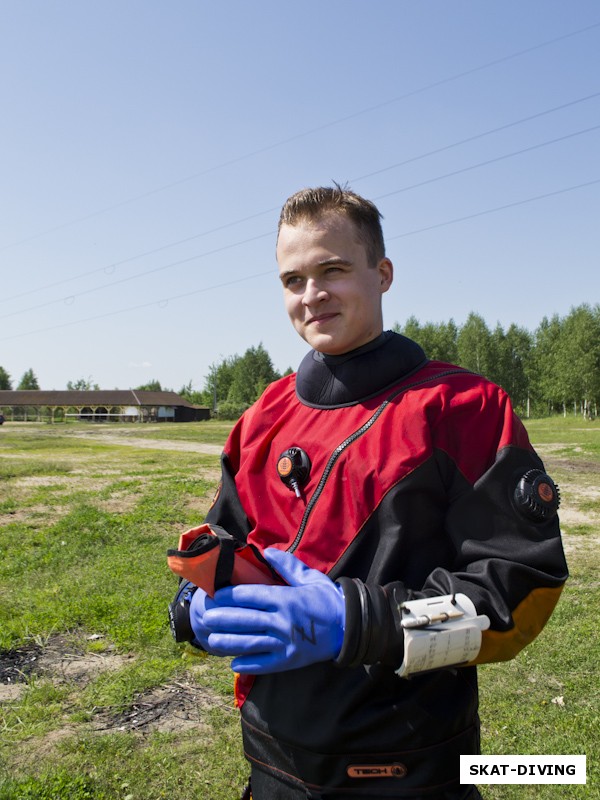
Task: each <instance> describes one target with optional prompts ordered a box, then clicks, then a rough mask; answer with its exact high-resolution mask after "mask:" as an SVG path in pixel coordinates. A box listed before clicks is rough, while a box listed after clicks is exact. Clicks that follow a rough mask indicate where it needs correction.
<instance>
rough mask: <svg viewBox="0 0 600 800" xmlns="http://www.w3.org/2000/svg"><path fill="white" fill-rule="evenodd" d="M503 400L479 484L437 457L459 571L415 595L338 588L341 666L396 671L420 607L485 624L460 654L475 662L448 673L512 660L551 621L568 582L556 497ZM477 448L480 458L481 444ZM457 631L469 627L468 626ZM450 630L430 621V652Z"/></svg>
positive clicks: (433, 577)
mask: <svg viewBox="0 0 600 800" xmlns="http://www.w3.org/2000/svg"><path fill="white" fill-rule="evenodd" d="M499 391H500V390H499ZM503 397H504V399H503V401H502V403H501V404H500V413H499V414H497V415H496V416H495V418H494V419H492V420H490V422H489V424H488V426H487V427H488V428H489V430H490V435H489V440H490V441H489V444H487V445H485V444H484V448H485V447H487V449H488V452H490V451H491V453H492V455H491V456H490V457H489V459H488V461H489V462H491V463H488V465H486V468H485V469H483V470H480V474H479V475H475V476H474V477H471V479H470V480H469V479H468V478H467V477H466V474H468V472H469V470H467V469H464V470H462V469H461V466H462V465H461V460H460V453H452V452H449V448H446V449H445V450H442V449H440V450H439V452H438V454H437V455H436V457H437V458H438V461H439V465H438V466H439V472H440V474H441V475H442V476H443V481H444V484H445V486H446V491H447V497H448V505H447V511H446V514H445V524H444V528H445V530H444V532H443V534H444V536H446V537H449V538H450V540H451V542H452V545H453V549H454V553H455V555H454V558H453V563H452V564H451V565H449V566H445V567H436V568H434V569H433V570H432V572H431V573H430V574H429V576H428V577H427V579H426V580H425V582H424V584H423V585H422V586H421V587H418V588H415V587H411V588H409V587H407V586H405V585H404V584H403V583H402V582H394V583H390V584H387V585H385V586H379V585H372V584H368V583H363V582H361V581H360V580H358V579H349V578H341V579H338V580H339V582H340V584H341V585H342V587H343V590H344V595H345V598H346V632H345V637H344V644H343V647H342V651H341V653H340V655H339V656H338V659H337V663H338V664H339V665H340V666H356V665H358V664H373V663H383V664H388V665H392V666H394V667H396V668H398V667H399V666H400V665H401V664H402V662H403V658H404V657H405V642H406V641H407V638H406V637H407V635H408V633H409V631H408V630H407V628H406V627H405V626H406V625H407V621H406V618H407V615H409V611H410V608H409V606H407V605H406V604H410V603H411V601H414V600H418V599H421V598H440V602H442V599H443V598H448V599H450V600H452V598H455V597H456V596H458V595H463V596H466V597H467V598H468V600H469V601H470V603H472V604H473V606H474V609H475V615H476V616H477V617H484V618H487V620H488V621H489V624H487V625H482V624H479V630H478V631H477V632H476V635H477V636H478V637H479V645H478V647H477V649H476V650H475V651H473V649H471V651H468V650H465V651H464V652H465V653H466V652H469V653H470V654H469V656H468V658H466V659H463V660H462V661H459V662H457V661H456V660H455V659H456V656H454V660H453V658H452V657H449V660H448V661H447V663H445V664H443V666H451V665H453V664H456V663H468V664H476V663H484V662H490V661H504V660H508V659H510V658H513V657H514V656H515V655H516V654H517V653H518V652H519V651H520V650H521V649H522V648H523V647H525V646H526V645H527V644H528V643H529V642H531V641H532V640H533V639H534V638H535V637H536V636H537V635H538V634H539V632H540V631H541V630H542V628H543V627H544V625H545V624H546V622H547V621H548V619H549V617H550V615H551V614H552V611H553V609H554V607H555V605H556V603H557V601H558V598H559V596H560V593H561V591H562V588H563V585H564V583H565V581H566V579H567V575H568V572H567V565H566V562H565V557H564V553H563V548H562V542H561V536H560V529H559V520H558V514H557V508H558V504H559V493H558V487H556V485H555V484H554V482H553V481H552V479H551V478H550V477H549V476H548V475H547V474H546V472H545V470H544V465H543V464H542V462H541V460H540V459H539V458H538V456H537V455H536V453H535V452H534V451H533V449H532V448H531V446H530V444H529V440H528V438H527V434H526V432H525V429H524V427H523V426H522V424H521V423H520V421H519V420H518V419H517V418H516V416H515V415H514V413H513V411H512V408H511V406H510V402H509V401H508V398H507V397H506V396H505V395H504V396H503ZM449 422H450V423H451V422H452V420H449ZM492 423H493V424H492ZM471 446H474V445H473V444H472V440H471ZM466 447H467V448H468V447H469V442H467V443H466ZM478 447H479V450H482V445H481V443H478ZM471 472H472V470H471ZM459 622H460V624H461V625H463V627H464V625H465V619H464V618H463V619H462V620H460V621H459ZM444 627H445V628H448V626H443V625H442V626H438V627H437V629H436V625H435V624H431V623H429V624H428V623H427V621H426V620H424V622H423V627H422V631H423V635H424V634H425V632H427V633H429V634H433V636H430V644H431V647H432V648H435V647H436V641H435V638H436V637H435V634H436V633H439V634H440V635H442V634H443V635H444V636H446V631H445V630H444ZM481 628H483V630H481ZM440 642H441V639H440V641H439V642H438V645H439V644H440Z"/></svg>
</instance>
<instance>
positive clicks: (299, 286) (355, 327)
mask: <svg viewBox="0 0 600 800" xmlns="http://www.w3.org/2000/svg"><path fill="white" fill-rule="evenodd" d="M277 262H278V264H279V277H280V279H281V282H282V284H283V294H284V300H285V307H286V311H287V312H288V314H289V317H290V319H291V321H292V324H293V326H294V328H295V329H296V331H297V332H298V333H299V334H300V336H301V337H302V338H303V339H304V340H305V341H306V342H307V343H308V344H309V345H310V346H311V347H312V348H314V349H315V350H318V351H319V352H321V353H327V354H328V355H341V354H342V353H348V352H349V351H350V350H354V349H355V348H357V347H360V346H361V345H363V344H366V343H367V342H370V341H371V340H372V339H374V338H375V337H376V336H378V335H379V334H380V333H381V332H382V330H383V318H382V312H381V296H382V294H383V293H384V292H387V290H388V289H389V288H390V285H391V283H392V278H393V266H392V263H391V261H390V260H389V259H387V258H383V259H381V261H380V262H379V263H378V264H376V265H370V264H369V262H368V258H367V253H366V250H365V246H364V245H363V244H362V242H361V241H360V238H359V233H358V231H357V228H356V226H355V225H354V223H353V222H352V221H351V220H350V219H348V218H347V217H345V216H342V215H339V214H331V213H330V214H327V215H326V216H323V217H322V218H321V219H318V220H315V221H311V222H300V223H299V224H298V225H282V226H281V229H280V231H279V238H278V241H277Z"/></svg>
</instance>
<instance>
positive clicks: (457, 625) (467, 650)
mask: <svg viewBox="0 0 600 800" xmlns="http://www.w3.org/2000/svg"><path fill="white" fill-rule="evenodd" d="M402 612H403V613H402V626H403V627H404V660H403V662H402V664H401V666H400V668H399V669H398V670H396V674H397V675H399V676H400V677H401V678H406V677H408V676H409V675H413V674H415V673H417V672H426V671H427V670H432V669H440V668H442V667H449V666H453V665H456V664H464V663H465V662H467V661H472V660H473V659H474V658H475V657H476V656H477V654H478V653H479V650H480V649H481V631H483V630H485V629H486V628H489V626H490V620H489V617H487V616H485V615H483V614H482V615H478V614H477V612H476V610H475V606H474V605H473V603H472V602H471V600H469V598H468V597H467V596H466V595H464V594H456V595H444V596H442V597H427V598H423V599H421V600H410V601H408V602H406V603H403V604H402Z"/></svg>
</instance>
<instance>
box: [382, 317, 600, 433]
mask: <svg viewBox="0 0 600 800" xmlns="http://www.w3.org/2000/svg"><path fill="white" fill-rule="evenodd" d="M395 329H396V330H397V331H398V332H399V333H403V334H404V335H405V336H409V337H410V338H411V339H414V340H415V341H416V342H418V343H419V344H420V345H421V346H422V347H423V349H424V350H425V352H426V354H427V355H428V356H429V358H433V359H439V360H441V361H449V362H451V363H454V364H458V365H459V366H461V367H465V368H466V369H470V370H472V371H473V372H477V373H479V374H480V375H485V377H487V378H489V379H490V380H492V381H494V383H497V384H499V385H500V386H502V388H503V389H505V390H506V391H507V392H508V394H509V395H510V397H511V399H512V402H513V405H514V406H515V409H516V410H517V412H518V413H519V414H521V415H522V416H527V417H528V416H545V415H548V414H555V413H562V414H563V415H566V414H567V412H568V411H569V412H570V411H572V412H573V413H574V414H581V415H582V416H584V417H587V418H592V417H595V416H596V415H597V407H598V402H599V401H600V305H595V306H593V307H592V306H589V305H587V304H583V305H580V306H577V307H575V308H572V309H571V311H570V313H569V314H568V315H567V316H565V317H559V316H558V314H555V315H554V316H552V317H550V318H548V317H544V318H543V319H542V321H541V322H540V324H539V325H538V327H537V328H536V330H535V331H533V332H530V331H528V330H527V329H525V328H522V327H519V326H518V325H514V324H513V325H510V326H509V327H508V329H507V330H504V329H503V327H502V326H501V325H500V324H497V325H496V327H495V328H493V329H490V328H489V327H488V326H487V325H486V323H485V321H484V319H483V318H482V317H481V316H480V315H478V314H476V313H474V312H472V313H471V314H469V316H468V318H467V320H466V322H465V323H464V325H462V326H460V327H458V326H457V325H456V324H455V323H454V321H453V320H450V321H449V322H442V323H430V322H428V323H425V324H421V323H420V322H419V321H418V320H417V319H416V318H415V317H411V318H410V319H408V320H407V322H406V324H405V325H404V326H402V327H400V326H395Z"/></svg>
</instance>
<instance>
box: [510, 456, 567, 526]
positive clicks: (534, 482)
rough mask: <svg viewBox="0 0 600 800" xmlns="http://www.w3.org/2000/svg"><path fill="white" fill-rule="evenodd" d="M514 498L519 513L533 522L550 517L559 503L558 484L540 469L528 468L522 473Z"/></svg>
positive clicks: (542, 520) (543, 520)
mask: <svg viewBox="0 0 600 800" xmlns="http://www.w3.org/2000/svg"><path fill="white" fill-rule="evenodd" d="M514 498H515V505H516V506H517V508H518V509H519V511H520V512H521V514H523V516H525V517H527V518H528V519H531V520H533V521H534V522H545V521H546V520H547V519H551V518H552V517H553V516H554V515H555V514H556V512H557V510H558V507H559V505H560V491H559V489H558V486H557V485H556V484H555V483H554V481H553V480H552V478H551V477H550V476H549V475H547V474H546V473H545V472H543V471H542V470H541V469H530V470H528V471H527V472H526V473H525V474H524V475H523V477H522V478H521V479H520V480H519V482H518V484H517V488H516V489H515V494H514Z"/></svg>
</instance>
